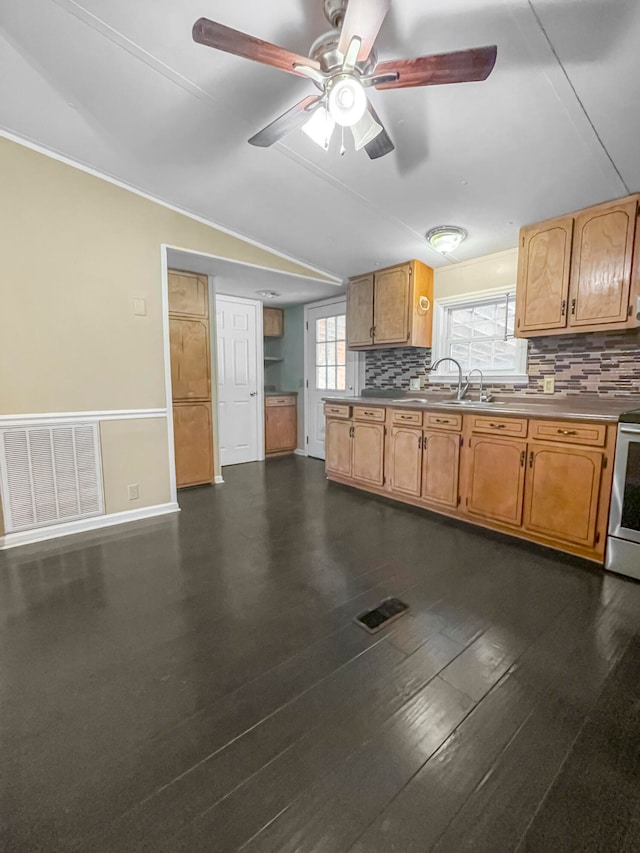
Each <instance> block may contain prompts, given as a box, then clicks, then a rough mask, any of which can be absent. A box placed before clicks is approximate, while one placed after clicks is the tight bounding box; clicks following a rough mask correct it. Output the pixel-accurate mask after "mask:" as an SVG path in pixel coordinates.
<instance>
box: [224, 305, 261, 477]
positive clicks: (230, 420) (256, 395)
mask: <svg viewBox="0 0 640 853" xmlns="http://www.w3.org/2000/svg"><path fill="white" fill-rule="evenodd" d="M216 330H217V338H218V425H219V437H220V464H221V466H222V467H224V466H225V465H240V464H242V463H244V462H257V461H260V460H262V459H264V418H263V411H264V388H263V385H264V363H263V360H262V303H261V302H258V301H257V300H253V299H243V298H240V297H235V296H223V295H217V296H216ZM258 342H260V345H259V344H258Z"/></svg>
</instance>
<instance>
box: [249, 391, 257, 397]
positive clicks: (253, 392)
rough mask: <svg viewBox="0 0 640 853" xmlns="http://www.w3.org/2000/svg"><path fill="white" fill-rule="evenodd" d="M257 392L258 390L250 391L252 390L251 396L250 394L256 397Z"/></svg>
mask: <svg viewBox="0 0 640 853" xmlns="http://www.w3.org/2000/svg"><path fill="white" fill-rule="evenodd" d="M257 393H258V392H257V391H250V392H249V396H250V397H255V396H256V394H257Z"/></svg>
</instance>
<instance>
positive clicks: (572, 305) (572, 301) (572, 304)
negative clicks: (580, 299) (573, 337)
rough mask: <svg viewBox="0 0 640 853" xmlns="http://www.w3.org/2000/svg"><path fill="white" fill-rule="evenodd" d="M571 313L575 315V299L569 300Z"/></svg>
mask: <svg viewBox="0 0 640 853" xmlns="http://www.w3.org/2000/svg"><path fill="white" fill-rule="evenodd" d="M571 313H572V314H575V313H576V300H575V299H572V300H571Z"/></svg>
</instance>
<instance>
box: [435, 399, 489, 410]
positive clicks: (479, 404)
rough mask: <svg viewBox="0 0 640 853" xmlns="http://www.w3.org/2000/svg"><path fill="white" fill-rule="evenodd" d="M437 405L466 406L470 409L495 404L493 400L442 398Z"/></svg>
mask: <svg viewBox="0 0 640 853" xmlns="http://www.w3.org/2000/svg"><path fill="white" fill-rule="evenodd" d="M438 405H439V406H467V407H468V408H472V409H474V408H475V409H484V408H487V407H488V408H491V407H492V406H495V403H494V402H490V403H487V402H484V401H480V400H442V402H441V403H438Z"/></svg>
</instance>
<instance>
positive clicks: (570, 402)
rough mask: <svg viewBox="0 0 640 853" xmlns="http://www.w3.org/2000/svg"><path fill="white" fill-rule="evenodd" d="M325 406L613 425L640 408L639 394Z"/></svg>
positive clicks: (420, 397)
mask: <svg viewBox="0 0 640 853" xmlns="http://www.w3.org/2000/svg"><path fill="white" fill-rule="evenodd" d="M322 399H323V400H325V401H326V402H327V403H342V404H343V405H344V404H347V405H351V406H352V405H362V406H385V407H389V408H394V409H436V410H438V411H446V412H454V411H457V412H460V413H461V414H463V413H464V412H467V413H470V412H475V413H478V412H495V413H496V414H497V413H500V414H504V415H522V416H524V417H527V418H550V419H557V418H569V419H571V420H583V421H594V420H595V421H607V422H610V423H617V422H618V420H619V418H620V415H621V414H622V413H623V412H628V411H631V410H632V409H637V408H640V395H634V396H633V397H624V398H623V397H618V398H615V399H608V398H603V397H594V398H591V397H554V398H552V399H547V400H545V399H541V398H539V397H536V398H535V400H531V399H528V398H526V399H523V398H522V397H510V398H509V397H506V396H505V397H502V398H501V399H498V400H495V401H494V402H492V403H478V402H477V400H472V401H471V402H470V403H466V401H465V404H464V405H455V404H454V405H451V402H450V401H451V399H452V398H450V397H448V398H446V399H443V395H442V394H437V395H436V394H431V395H429V394H420V393H417V392H416V393H414V394H411V393H407V394H403V393H402V391H399V392H398V396H397V397H394V398H390V397H373V396H372V397H369V396H367V397H329V396H327V397H323V398H322Z"/></svg>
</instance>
